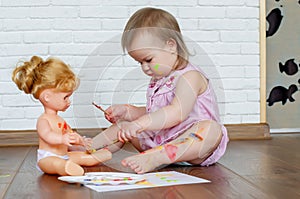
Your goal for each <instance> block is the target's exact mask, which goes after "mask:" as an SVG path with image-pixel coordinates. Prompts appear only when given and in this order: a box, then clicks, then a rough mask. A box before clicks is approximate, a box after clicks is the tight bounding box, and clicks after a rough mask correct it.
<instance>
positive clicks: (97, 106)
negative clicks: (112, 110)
mask: <svg viewBox="0 0 300 199" xmlns="http://www.w3.org/2000/svg"><path fill="white" fill-rule="evenodd" d="M92 104H93V105H94V106H95V107H96V108H98V109H99V110H100V111H102V112H103V113H104V114H105V115H109V114H108V112H106V111H105V110H104V109H103V108H102V107H101V106H100V105H98V104H96V103H95V102H92Z"/></svg>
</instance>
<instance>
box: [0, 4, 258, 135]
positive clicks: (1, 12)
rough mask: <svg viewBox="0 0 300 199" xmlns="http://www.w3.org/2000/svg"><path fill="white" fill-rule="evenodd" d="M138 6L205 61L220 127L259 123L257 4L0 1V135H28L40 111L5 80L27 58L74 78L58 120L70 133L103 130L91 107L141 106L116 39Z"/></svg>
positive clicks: (140, 84) (139, 90)
mask: <svg viewBox="0 0 300 199" xmlns="http://www.w3.org/2000/svg"><path fill="white" fill-rule="evenodd" d="M145 6H152V7H159V8H162V9H165V10H167V11H169V12H171V13H172V14H173V15H174V16H175V17H176V18H177V19H178V21H179V24H180V26H181V28H182V31H183V33H184V35H185V37H186V38H189V39H190V40H193V41H194V43H195V42H196V44H197V45H199V46H200V47H201V48H202V49H204V50H205V52H206V53H207V54H208V56H209V58H210V59H211V63H212V64H211V65H212V66H211V67H212V68H208V73H211V77H212V79H213V82H215V87H216V88H217V95H218V97H219V105H220V110H221V114H222V119H223V122H224V123H227V124H228V123H248V122H259V121H260V109H259V105H260V104H259V103H260V101H259V100H260V95H259V0H227V1H219V0H185V1H182V0H173V1H169V0H160V1H155V0H128V1H123V0H85V1H80V0H0V130H13V129H22V130H23V129H35V122H36V118H37V117H38V116H39V114H40V113H41V112H42V111H43V109H42V107H41V105H40V104H39V102H38V101H36V100H34V99H33V98H32V97H30V96H28V95H26V94H24V93H22V92H20V91H19V90H18V89H17V87H16V86H15V84H14V83H13V82H12V81H11V72H12V70H13V68H14V67H15V65H16V64H17V62H18V61H19V60H24V59H25V60H27V59H29V58H30V57H31V56H32V55H39V56H42V57H43V58H47V57H49V56H56V57H59V58H61V59H62V60H63V61H65V62H66V63H68V64H70V65H71V66H72V68H73V69H74V71H75V72H76V73H78V74H79V76H80V78H81V80H82V82H81V86H80V88H79V90H78V91H77V92H76V93H75V94H74V96H73V106H72V107H71V108H70V109H69V110H67V111H66V112H65V113H61V115H62V116H63V117H64V118H65V119H66V120H67V121H68V122H69V123H70V124H71V126H73V127H77V128H89V127H90V128H95V127H106V126H107V125H108V123H107V122H106V121H105V120H104V118H103V115H102V113H101V112H100V111H98V110H95V108H94V107H92V106H91V102H92V101H97V102H101V103H102V105H103V106H104V107H107V106H109V105H110V104H112V103H127V102H129V103H134V104H137V105H144V103H145V89H146V85H147V82H148V78H147V77H145V76H144V75H143V74H142V73H141V71H140V69H139V67H138V65H137V63H136V62H135V61H133V60H131V59H130V58H129V57H128V56H121V54H122V51H121V48H120V46H119V44H118V40H117V39H118V38H119V37H120V35H121V33H122V29H123V27H124V25H125V23H126V21H127V20H128V18H129V16H130V15H131V14H132V13H133V12H135V11H136V10H138V9H140V8H142V7H145ZM113 40H115V41H117V45H118V47H116V46H115V45H114V44H113V42H114V41H113ZM99 54H101V56H100V57H99V56H98V55H99ZM216 72H217V73H219V74H217V73H216Z"/></svg>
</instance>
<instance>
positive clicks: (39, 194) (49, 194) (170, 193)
mask: <svg viewBox="0 0 300 199" xmlns="http://www.w3.org/2000/svg"><path fill="white" fill-rule="evenodd" d="M119 155H120V154H119ZM116 156H118V154H116ZM119 158H120V157H118V158H117V159H119ZM35 164H36V146H32V147H1V148H0V198H5V199H8V198H9V199H23V198H28V199H35V198H49V199H50V198H51V199H56V198H57V199H59V198H62V199H71V198H72V199H77V198H80V199H81V198H84V199H88V198H107V199H108V198H109V199H114V198H116V199H120V198H130V199H141V198H142V199H147V198H155V199H159V198H167V199H177V198H191V199H194V198H197V199H199V198H208V199H209V198H217V199H220V198H259V199H263V198H284V199H285V198H286V199H294V198H300V189H299V188H300V134H285V135H272V139H271V140H256V141H231V142H230V143H229V147H228V150H227V152H226V155H225V156H224V157H223V158H222V159H221V160H220V161H219V163H217V164H216V165H214V166H211V167H183V166H181V167H180V166H169V167H165V168H163V169H161V170H160V171H165V170H175V171H179V172H183V173H187V174H190V175H193V176H198V177H201V178H205V179H208V180H210V181H212V182H211V183H207V184H192V185H180V186H170V187H158V188H150V189H139V190H130V191H118V192H106V193H98V192H95V191H92V190H90V189H88V188H86V187H84V186H80V185H77V184H68V183H65V182H61V181H59V180H57V176H51V175H45V174H41V173H39V172H38V171H37V170H36V168H35ZM111 166H112V167H113V168H118V166H117V161H116V158H114V160H112V161H111ZM113 168H111V167H108V166H97V167H91V168H85V170H86V171H116V170H115V169H113Z"/></svg>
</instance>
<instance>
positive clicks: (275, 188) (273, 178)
mask: <svg viewBox="0 0 300 199" xmlns="http://www.w3.org/2000/svg"><path fill="white" fill-rule="evenodd" d="M247 179H249V181H251V182H252V183H255V184H256V185H257V186H259V187H260V188H261V189H262V190H263V191H264V192H266V193H269V196H270V198H271V197H274V198H300V190H299V187H300V172H298V173H293V174H284V175H281V174H273V175H263V176H247Z"/></svg>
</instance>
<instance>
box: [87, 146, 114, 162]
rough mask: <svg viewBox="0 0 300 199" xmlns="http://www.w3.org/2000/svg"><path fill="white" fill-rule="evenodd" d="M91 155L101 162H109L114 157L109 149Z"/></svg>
mask: <svg viewBox="0 0 300 199" xmlns="http://www.w3.org/2000/svg"><path fill="white" fill-rule="evenodd" d="M91 155H92V156H93V157H94V158H95V159H96V160H98V161H99V162H105V161H107V160H110V159H111V157H112V154H111V152H110V151H109V150H107V149H101V150H98V151H96V152H94V153H91Z"/></svg>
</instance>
